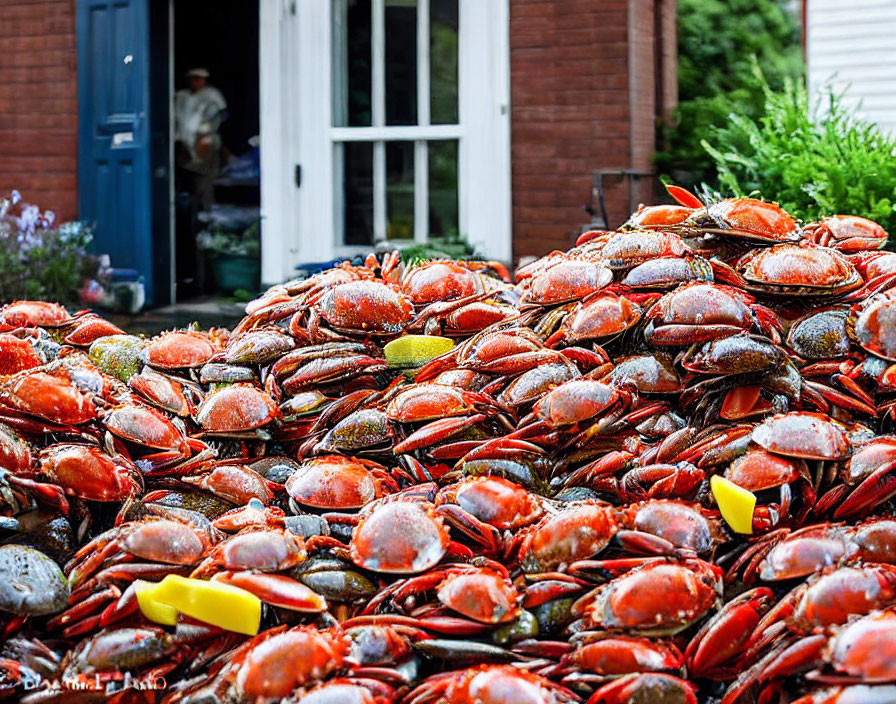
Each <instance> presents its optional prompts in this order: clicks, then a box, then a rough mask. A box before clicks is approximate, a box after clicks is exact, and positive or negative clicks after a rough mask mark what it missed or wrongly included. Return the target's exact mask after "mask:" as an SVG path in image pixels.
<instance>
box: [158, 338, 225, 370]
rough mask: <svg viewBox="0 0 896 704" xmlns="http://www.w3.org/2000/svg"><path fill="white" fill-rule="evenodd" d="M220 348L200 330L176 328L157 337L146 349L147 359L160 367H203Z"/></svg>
mask: <svg viewBox="0 0 896 704" xmlns="http://www.w3.org/2000/svg"><path fill="white" fill-rule="evenodd" d="M219 351H220V350H219V349H218V347H217V346H216V345H215V344H214V343H213V342H212V340H211V339H210V338H209V337H208V336H207V335H203V334H202V333H200V332H195V331H191V330H175V331H173V332H167V333H164V334H162V335H161V336H159V337H157V338H155V339H154V340H153V341H152V342H150V343H149V344H148V345H147V346H146V348H145V349H144V352H143V354H144V355H145V358H146V361H147V363H148V364H150V365H151V366H153V367H158V368H159V369H186V368H195V367H201V366H202V365H203V364H205V363H206V362H208V361H209V360H210V359H211V358H212V357H213V356H214V355H216V354H217V353H218V352H219Z"/></svg>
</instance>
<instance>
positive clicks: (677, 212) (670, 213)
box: [622, 205, 694, 230]
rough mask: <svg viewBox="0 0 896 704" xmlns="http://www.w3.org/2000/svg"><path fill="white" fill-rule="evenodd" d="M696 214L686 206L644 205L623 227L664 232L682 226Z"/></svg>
mask: <svg viewBox="0 0 896 704" xmlns="http://www.w3.org/2000/svg"><path fill="white" fill-rule="evenodd" d="M693 214H694V208H689V207H687V206H685V205H646V206H645V205H642V206H641V207H639V208H638V209H637V210H636V211H635V212H634V213H633V214H632V216H631V217H630V218H629V219H628V220H626V222H625V224H624V225H623V226H622V227H623V229H624V228H652V229H657V230H662V229H663V227H668V226H670V225H680V224H681V223H683V222H684V221H685V220H687V219H688V218H689V217H690V216H691V215H693Z"/></svg>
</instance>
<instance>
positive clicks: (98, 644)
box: [0, 187, 896, 704]
mask: <svg viewBox="0 0 896 704" xmlns="http://www.w3.org/2000/svg"><path fill="white" fill-rule="evenodd" d="M670 192H671V193H672V195H673V196H674V197H675V199H676V200H677V204H674V205H660V206H651V207H643V206H642V207H641V208H640V209H639V210H638V211H637V212H636V213H634V214H633V215H632V216H631V217H630V219H629V220H628V221H627V222H626V223H625V224H624V225H623V226H622V227H621V228H620V229H619V230H618V231H612V232H586V233H585V234H583V235H582V236H581V237H579V239H578V241H577V243H576V245H575V246H574V247H573V248H572V249H570V250H569V251H567V252H560V251H555V252H551V253H550V254H547V255H546V256H544V257H542V258H541V259H538V260H536V261H534V262H532V263H529V264H526V265H525V266H522V267H521V268H519V269H518V270H517V271H516V272H514V274H511V273H510V272H509V271H508V270H507V269H506V268H505V267H504V266H503V265H501V264H500V263H497V262H487V261H477V262H469V261H440V260H439V261H428V262H424V263H419V264H415V265H413V266H405V265H403V264H402V262H401V259H400V257H399V256H398V254H397V253H392V254H388V255H385V256H382V257H377V256H374V255H370V256H368V257H367V258H366V260H358V261H357V262H354V263H351V262H346V263H344V264H342V265H341V266H338V267H335V268H332V269H329V270H327V271H323V272H321V273H318V274H315V275H313V276H311V277H309V278H306V279H304V280H301V281H294V282H289V283H286V284H282V285H278V286H274V287H273V288H271V289H269V290H268V291H267V292H266V293H264V295H262V296H261V297H260V298H258V299H256V300H254V301H252V302H251V303H249V304H248V305H247V308H246V316H245V317H244V318H243V320H242V321H241V322H240V323H239V324H238V325H237V326H236V327H235V328H234V329H233V330H232V331H230V330H226V329H219V328H213V329H211V330H208V331H200V330H196V329H192V328H191V329H183V330H174V331H170V332H165V333H163V334H160V335H157V336H155V337H152V338H149V339H147V338H144V337H138V336H133V335H128V334H126V333H125V332H124V331H123V330H121V329H119V328H118V327H116V326H115V325H113V324H112V323H111V322H109V321H107V320H105V319H104V318H102V317H100V316H99V315H97V314H95V313H91V312H78V313H72V312H70V311H69V310H67V309H65V308H64V307H62V306H60V305H58V304H55V303H50V302H39V301H18V302H14V303H10V304H9V305H6V306H5V307H3V308H0V634H2V637H0V699H3V698H8V699H10V700H15V701H24V702H28V701H34V702H38V701H41V702H43V701H66V702H68V701H82V700H83V701H91V702H93V701H111V702H117V703H120V704H126V703H130V702H166V703H172V704H173V703H174V702H183V703H184V704H190V703H192V704H199V703H200V702H202V703H203V704H205V703H215V702H220V703H222V704H223V703H225V702H229V703H231V704H234V703H236V704H239V703H247V704H248V703H256V702H258V703H262V702H265V703H268V702H271V703H273V702H281V701H282V702H288V703H290V704H299V703H301V704H328V703H336V702H340V703H345V704H388V703H396V704H399V703H404V704H437V703H446V704H473V703H474V702H476V703H479V704H569V703H572V702H587V703H588V704H598V703H599V702H603V703H605V704H623V703H625V702H647V701H649V702H656V703H658V704H672V703H673V702H674V703H680V704H694V703H696V702H718V703H720V704H740V703H746V702H756V701H761V702H766V703H769V704H774V703H781V704H785V703H788V704H796V703H797V702H798V703H799V704H823V703H824V704H835V703H839V704H847V703H848V702H849V703H852V702H866V703H867V702H871V703H874V702H892V701H896V518H894V516H893V504H892V503H891V499H892V498H893V497H894V496H896V434H894V433H896V253H891V252H887V251H884V249H883V247H884V245H885V244H886V243H887V233H886V232H885V231H884V230H883V228H881V227H880V226H879V225H877V224H876V223H874V222H871V221H869V220H866V219H864V218H861V217H856V216H845V215H834V216H831V217H827V218H824V219H823V220H821V221H819V222H814V223H798V222H797V221H795V220H794V219H793V218H792V217H791V216H790V215H789V214H788V213H786V212H784V211H783V210H782V209H781V208H780V207H779V206H778V205H776V204H775V203H772V202H766V201H763V200H757V199H751V198H736V199H728V200H720V201H716V202H711V203H703V202H702V201H700V200H698V199H697V198H696V197H694V196H693V195H691V194H690V193H688V192H686V191H683V190H682V189H677V188H674V187H673V188H670ZM427 338H434V339H435V338H439V339H440V340H442V341H443V342H444V343H445V344H444V345H443V346H442V347H441V349H442V350H447V351H442V352H441V353H440V354H438V355H436V356H433V354H431V353H430V354H426V353H423V352H421V353H419V354H415V353H414V349H415V345H416V346H419V348H420V349H421V350H424V351H425V350H429V349H431V346H428V345H427V344H425V343H426V341H427ZM402 340H403V341H404V343H406V350H410V353H409V354H405V357H404V358H403V361H400V362H396V361H395V360H394V359H391V358H390V356H389V354H388V353H387V352H386V351H385V350H387V349H388V346H389V345H390V344H392V343H394V342H396V341H402ZM421 341H422V342H421ZM722 480H724V481H725V482H726V483H727V484H728V485H733V486H734V488H735V489H736V490H737V491H740V492H741V494H743V495H746V496H749V497H752V498H751V499H750V501H751V502H754V503H751V509H750V511H749V512H748V513H747V514H746V518H745V520H741V521H739V522H738V525H735V522H734V521H731V520H730V518H729V516H728V515H727V514H726V515H724V516H723V513H724V510H723V509H724V506H721V503H720V501H721V500H720V498H719V497H720V494H718V493H717V492H715V491H714V489H713V487H714V486H715V483H716V482H720V481H722ZM742 518H743V516H742ZM170 575H178V576H180V577H187V578H192V579H201V580H213V581H215V582H219V583H221V584H224V585H231V586H233V587H238V588H239V589H241V590H245V591H247V592H249V593H250V594H251V595H254V597H256V598H257V599H258V600H260V602H261V603H262V611H261V616H260V625H259V629H258V633H257V635H245V634H241V633H238V632H235V631H233V630H228V629H226V628H222V627H219V626H215V625H211V624H209V623H206V622H203V621H201V620H198V619H195V618H190V617H189V616H186V615H184V614H180V615H179V616H178V617H177V618H176V623H174V625H162V624H160V623H158V622H157V620H156V621H154V620H150V618H149V617H148V616H147V614H146V613H145V610H144V609H143V608H142V607H141V603H140V599H139V598H138V594H139V590H138V589H137V585H138V584H145V583H146V582H150V583H152V582H159V581H161V580H163V579H165V578H166V577H168V576H170ZM123 673H127V675H128V678H130V679H124V680H122V674H123ZM128 682H131V683H146V682H152V683H162V684H163V686H159V687H154V688H144V687H138V686H128ZM60 683H62V686H60ZM54 688H55V689H54ZM79 697H80V698H79Z"/></svg>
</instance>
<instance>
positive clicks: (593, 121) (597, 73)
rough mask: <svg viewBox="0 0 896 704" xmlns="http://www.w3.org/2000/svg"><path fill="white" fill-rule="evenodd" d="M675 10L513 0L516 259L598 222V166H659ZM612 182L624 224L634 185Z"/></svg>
mask: <svg viewBox="0 0 896 704" xmlns="http://www.w3.org/2000/svg"><path fill="white" fill-rule="evenodd" d="M670 12H671V15H670V14H669V13H670ZM670 17H671V30H672V35H671V44H669V37H668V36H665V32H667V31H668V29H669V28H670V21H669V18H670ZM674 18H675V0H601V2H599V3H597V2H594V0H512V2H511V3H510V62H511V63H510V66H511V103H512V115H511V118H512V121H511V140H512V146H511V150H512V151H511V164H512V180H513V228H514V255H515V256H516V257H520V256H525V255H529V254H544V253H545V252H547V251H548V250H550V249H567V248H568V247H569V246H570V245H571V244H572V243H573V242H574V240H575V237H576V236H577V235H578V233H579V232H580V230H581V227H582V226H583V225H584V224H586V223H588V222H589V220H590V216H589V215H588V213H586V212H585V210H584V206H585V205H586V204H590V203H591V183H592V176H593V174H594V172H595V171H597V170H623V169H636V170H649V169H650V168H651V163H652V157H653V151H654V141H655V126H656V118H657V115H658V113H659V112H661V111H662V110H665V109H668V108H669V99H670V96H671V99H672V101H673V103H672V104H674V92H670V91H674V90H675V88H674V87H667V86H666V84H665V81H662V80H659V81H658V75H659V76H669V75H670V74H669V71H670V61H671V71H672V74H671V75H673V76H674V71H675V66H674V46H675V35H674V27H675V25H674ZM670 46H671V47H672V52H671V53H670V51H669V47H670ZM672 83H673V84H674V81H673V82H672ZM658 95H659V96H660V97H659V98H658ZM659 103H662V105H659ZM604 185H605V194H606V205H607V211H608V218H609V224H610V225H611V226H615V225H619V224H620V223H621V222H622V221H623V220H624V219H625V217H626V215H627V214H628V211H629V192H628V187H627V184H626V182H624V181H623V180H622V179H608V180H606V181H605V184H604ZM651 190H652V184H651V182H650V181H648V180H645V181H644V182H643V183H642V186H641V187H640V188H638V189H637V190H636V192H634V193H632V194H631V195H632V198H633V199H634V202H635V204H637V202H638V201H640V200H650V199H651V197H652V193H651Z"/></svg>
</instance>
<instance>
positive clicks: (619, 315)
mask: <svg viewBox="0 0 896 704" xmlns="http://www.w3.org/2000/svg"><path fill="white" fill-rule="evenodd" d="M639 320H641V307H640V306H638V305H637V304H636V303H633V302H632V301H630V300H629V299H628V298H626V297H625V296H617V295H616V294H614V293H609V292H602V293H598V294H596V295H594V296H591V297H589V298H588V299H586V300H584V301H582V302H581V303H579V304H578V305H576V307H575V308H574V309H573V311H572V312H571V313H570V314H569V315H568V316H567V318H566V319H565V320H564V321H563V327H562V328H561V332H560V335H562V337H563V338H564V342H565V343H566V344H575V343H577V342H581V341H583V340H596V339H602V338H607V337H613V336H615V335H618V334H620V333H622V332H625V331H626V330H628V329H629V328H631V327H633V326H635V325H636V324H637V323H638V321H639ZM546 344H547V345H548V346H549V347H550V346H551V344H552V340H551V339H549V340H548V341H547V342H546Z"/></svg>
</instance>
